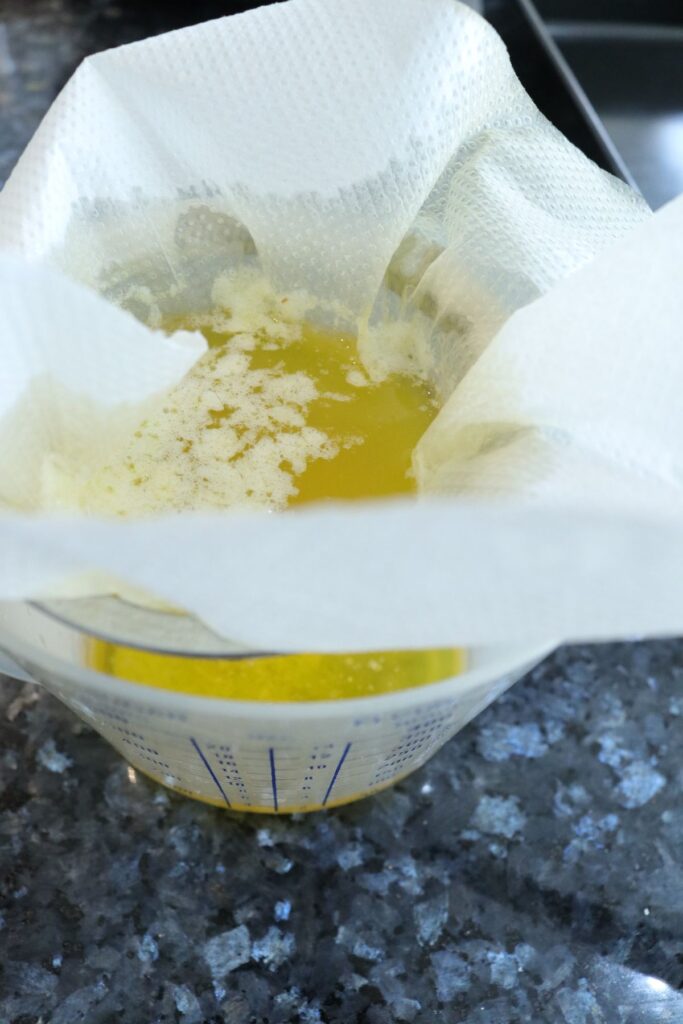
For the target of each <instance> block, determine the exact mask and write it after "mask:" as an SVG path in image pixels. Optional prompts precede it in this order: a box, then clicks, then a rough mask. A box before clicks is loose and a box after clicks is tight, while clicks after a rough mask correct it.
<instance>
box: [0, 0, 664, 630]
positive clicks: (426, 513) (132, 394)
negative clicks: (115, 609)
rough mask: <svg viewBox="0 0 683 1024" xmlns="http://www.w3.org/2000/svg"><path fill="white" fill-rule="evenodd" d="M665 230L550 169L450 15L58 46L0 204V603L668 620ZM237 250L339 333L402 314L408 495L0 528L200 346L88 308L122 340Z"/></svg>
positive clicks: (487, 53)
mask: <svg viewBox="0 0 683 1024" xmlns="http://www.w3.org/2000/svg"><path fill="white" fill-rule="evenodd" d="M682 220H683V207H681V206H680V205H679V204H674V205H672V206H671V207H670V208H669V209H668V210H665V211H663V213H661V214H658V215H657V216H655V217H654V218H650V217H649V215H648V211H647V208H646V207H645V204H644V203H643V202H642V200H641V199H639V197H637V196H636V195H635V194H634V193H632V192H631V191H630V190H629V189H627V187H626V186H624V185H623V184H622V183H620V182H618V181H616V180H615V179H613V178H611V177H609V176H608V175H606V174H604V173H603V172H601V171H600V170H599V169H598V168H597V167H595V166H594V165H593V164H591V163H590V162H589V161H587V160H586V159H585V158H584V157H582V156H581V154H579V153H578V152H577V151H576V150H575V149H574V148H573V147H572V146H571V145H570V144H569V143H568V142H567V141H566V140H565V139H564V138H563V137H562V136H561V135H560V134H559V133H558V132H557V131H556V130H555V129H554V128H553V127H552V126H550V125H549V124H548V123H547V122H546V121H545V120H544V119H543V118H542V117H541V115H540V114H539V113H538V111H537V110H536V109H535V107H534V106H533V104H532V103H531V101H530V100H529V98H528V97H527V96H526V94H525V93H524V91H523V90H522V88H521V86H520V85H519V82H518V81H517V79H516V77H515V76H514V73H513V72H512V69H511V67H510V64H509V60H508V58H507V54H506V52H505V49H504V47H503V45H502V43H501V41H500V40H499V39H498V37H497V36H496V35H495V33H494V32H493V31H492V30H491V28H490V27H489V26H488V25H487V24H486V23H485V22H484V21H483V20H482V19H481V18H479V17H478V16H477V15H476V14H474V13H473V12H472V11H471V10H469V9H468V8H466V7H464V6H462V5H460V4H457V3H453V2H451V0H401V2H399V3H396V2H395V0H374V2H373V3H372V4H367V3H365V2H363V0H338V2H336V3H335V4H334V5H331V4H326V3H323V2H322V0H290V2H289V3H286V4H281V5H278V6H275V7H270V8H267V9H261V10H257V11H252V12H249V13H247V14H244V15H238V16H234V17H232V18H226V19H221V20H219V21H216V22H211V23H207V24H205V25H199V26H196V27H194V28H192V29H186V30H183V31H180V32H175V33H170V34H168V35H166V36H160V37H157V38H155V39H152V40H148V41H145V42H142V43H137V44H134V45H132V46H128V47H122V48H120V49H118V50H114V51H110V52H106V53H103V54H99V55H97V56H96V57H94V58H90V59H88V60H87V61H86V62H85V63H84V64H83V65H82V67H81V68H80V69H79V71H78V72H77V73H76V75H75V76H74V78H73V79H72V80H71V82H70V83H69V84H68V85H67V86H66V88H65V90H64V91H63V93H62V95H61V96H60V97H59V98H58V100H57V101H56V103H55V104H54V105H53V107H52V109H51V110H50V112H49V113H48V115H47V117H46V119H45V121H44V122H43V124H42V126H41V127H40V129H39V131H38V132H37V134H36V136H35V138H34V140H33V141H32V142H31V144H30V145H29V147H28V149H27V151H26V153H25V154H24V156H23V157H22V159H21V160H20V162H19V164H18V166H17V169H16V170H15V172H14V174H13V175H12V177H11V179H10V181H9V182H8V185H7V186H6V188H5V190H4V192H3V193H2V196H0V246H1V247H2V248H3V249H4V250H7V251H8V252H11V253H12V254H13V256H12V260H11V262H7V261H5V262H3V265H2V267H0V281H2V282H5V283H4V285H2V287H3V288H4V290H5V291H6V292H7V293H8V294H9V293H11V295H12V296H13V297H14V298H13V301H11V302H9V303H8V304H4V305H3V307H2V312H1V313H0V316H1V317H2V318H3V321H4V322H3V332H2V336H3V339H7V341H6V342H4V344H5V345H6V348H7V351H8V353H9V358H7V359H6V361H5V365H4V369H3V380H2V390H1V392H0V394H1V395H2V400H3V402H4V405H3V413H4V416H3V419H2V420H1V421H0V438H1V439H2V460H3V461H1V462H0V471H1V472H2V488H3V489H2V494H3V496H4V498H5V501H6V502H7V503H8V504H9V503H13V504H14V506H15V510H14V511H13V510H12V509H11V508H9V507H8V508H7V510H6V512H5V513H4V515H3V517H2V518H1V519H0V557H1V558H2V575H1V577H0V597H4V598H8V599H17V598H22V597H26V596H35V595H37V594H46V593H53V594H54V593H60V592H63V591H64V589H65V588H67V587H68V588H72V587H73V586H74V585H75V584H74V581H78V580H79V579H80V580H81V581H82V580H83V579H85V578H86V574H90V576H89V577H88V578H90V579H92V573H93V572H98V573H108V574H111V575H113V576H114V577H116V578H118V579H122V580H124V581H125V582H126V583H127V584H129V585H132V586H135V587H140V588H144V589H147V590H149V591H151V592H152V593H154V594H156V595H158V596H159V597H162V598H165V599H167V600H169V601H171V602H173V603H174V604H176V605H182V606H183V607H185V608H187V609H188V610H190V611H192V612H194V613H196V614H198V615H199V616H201V617H202V618H204V620H205V621H206V622H208V623H209V624H210V625H212V626H213V627H214V628H216V629H217V630H219V631H220V632H222V633H224V634H225V635H228V636H230V637H232V638H234V639H237V640H238V641H240V642H243V643H245V644H249V645H254V646H256V647H260V648H271V649H272V648H274V647H277V648H279V649H302V648H306V649H311V650H312V649H321V650H324V649H344V648H349V649H351V648H363V647H381V646H386V647H390V646H415V645H427V644H429V645H433V644H451V643H460V642H462V643H469V642H478V643H484V642H496V641H503V640H506V639H511V638H513V637H514V638H516V639H519V638H521V637H522V636H526V637H531V638H534V639H538V638H541V639H546V638H550V639H564V638H570V637H579V636H580V637H605V636H620V635H630V634H631V633H633V632H634V631H636V632H639V633H658V632H669V631H672V630H675V629H677V628H678V626H679V623H680V621H681V617H682V615H683V603H682V601H681V598H682V597H683V593H682V591H683V583H681V582H679V581H680V580H683V574H681V572H680V571H679V570H680V555H681V552H682V550H683V531H681V530H680V528H679V526H678V521H679V515H680V502H681V489H680V468H681V462H680V456H679V448H680V445H679V440H680V437H681V429H682V428H683V424H682V423H681V421H680V412H679V409H678V403H677V395H676V390H677V387H676V385H677V382H678V381H680V380H681V379H683V378H681V374H680V370H681V366H680V355H679V353H678V347H677V337H678V330H679V328H678V324H679V323H680V320H681V313H682V312H683V309H682V306H683V302H681V300H680V299H679V296H678V291H680V289H679V288H677V281H676V273H675V267H676V265H678V266H680V257H681V252H680V249H681V243H680V237H681V221H682ZM641 222H642V223H641ZM639 225H640V226H639ZM622 238H624V239H625V240H624V241H620V239H622ZM597 254H600V255H597ZM596 256H597V258H596ZM18 260H19V261H21V264H19V263H18V262H17V261H18ZM250 263H255V264H258V265H259V266H260V267H261V268H262V269H263V271H264V272H265V273H267V274H268V275H269V277H270V278H271V279H272V281H273V282H274V285H275V286H276V287H280V288H288V289H291V288H302V287H304V288H306V290H307V291H308V292H310V293H312V294H314V295H315V296H317V297H318V299H319V300H320V301H321V303H327V304H328V305H329V307H330V309H332V310H333V312H334V314H335V315H336V316H337V317H341V318H344V319H346V320H348V321H350V322H357V323H359V324H360V325H361V328H362V325H363V323H364V322H365V321H366V320H367V319H368V318H369V320H370V322H373V321H377V320H378V319H382V320H384V319H387V318H389V319H401V320H406V321H407V322H409V323H413V324H414V325H415V326H416V328H417V327H418V326H419V327H420V328H421V329H424V327H425V323H428V333H429V343H430V345H431V348H432V351H433V353H434V357H435V366H436V371H435V372H436V376H437V380H436V383H437V384H438V386H439V390H440V393H441V395H442V397H443V399H444V402H445V404H444V407H443V409H442V411H441V413H440V414H439V416H438V417H437V419H436V421H435V422H434V424H433V426H432V427H431V428H430V430H429V431H428V432H427V434H426V435H425V437H424V439H423V441H422V442H421V443H420V445H419V446H418V450H417V453H416V465H417V469H418V473H419V481H420V485H421V493H422V497H421V499H420V501H417V502H410V503H405V502H401V503H389V504H382V505H376V506H373V507H368V508H365V507H360V506H353V507H344V508H334V509H331V508H327V509H322V510H319V509H314V508H312V509H307V510H303V511H301V512H292V513H287V514H286V515H283V516H266V515H255V516H252V517H249V518H246V517H244V516H239V515H236V514H231V513H226V514H225V515H222V516H212V517H197V516H192V515H187V516H181V517H175V518H172V517H167V518H162V519H159V520H155V521H154V522H149V521H148V522H105V521H95V520H88V521H85V520H82V519H78V520H76V519H71V520H67V519H57V518H54V517H49V516H46V515H41V514H36V513H35V512H34V513H33V514H31V515H27V514H20V513H19V512H18V511H16V506H17V505H21V502H22V501H24V503H26V501H27V500H29V499H32V498H35V494H36V467H37V465H38V463H39V461H40V459H41V456H45V457H47V458H48V459H49V458H50V457H53V455H54V452H55V451H59V449H60V445H62V446H63V444H64V443H65V442H64V438H65V437H67V438H68V443H69V444H78V443H82V441H83V439H84V437H85V435H88V437H87V440H88V443H90V442H91V438H92V437H95V438H98V437H102V436H105V435H106V424H107V422H109V423H115V424H118V423H119V422H121V419H120V416H121V415H123V414H124V413H126V410H127V411H128V412H130V410H131V409H133V408H135V407H136V403H139V402H140V401H141V400H145V401H153V400H154V395H155V394H158V392H159V391H160V390H161V389H163V388H164V387H167V386H169V385H170V384H172V383H173V382H174V380H177V379H179V378H180V376H182V374H183V372H185V370H186V369H187V367H188V366H189V364H190V363H191V362H192V360H193V359H194V358H196V356H197V355H198V353H199V351H200V348H199V344H200V343H199V342H198V341H197V340H196V339H195V340H192V339H188V338H186V339H185V340H180V341H178V343H177V345H176V346H175V348H174V347H173V346H170V347H169V344H168V342H166V341H163V339H162V340H159V338H158V337H156V336H154V335H153V334H152V333H151V332H149V331H148V330H147V329H146V328H145V327H144V326H142V325H141V324H138V323H135V321H133V320H132V319H131V318H130V316H127V315H126V314H125V313H123V312H121V311H117V310H116V309H114V308H113V306H112V304H113V303H114V304H116V305H119V306H122V307H123V308H124V309H125V310H129V311H130V312H132V313H134V314H135V315H136V316H137V317H138V318H139V319H141V320H144V321H145V322H146V323H147V324H149V325H150V326H154V325H155V324H156V323H158V322H159V320H160V318H161V316H163V315H166V314H169V313H174V312H179V311H180V312H187V311H194V310H197V309H204V308H206V307H207V305H208V304H209V303H210V294H211V287H212V285H213V282H214V281H215V279H216V277H217V276H219V275H220V274H224V273H225V272H226V270H229V269H230V268H232V267H235V266H238V265H244V264H250ZM44 265H49V266H50V268H51V270H50V271H46V270H45V269H44ZM582 267H583V268H584V269H580V268H582ZM48 274H49V282H48V277H47V276H46V275H48ZM59 275H65V276H59ZM66 277H70V278H75V279H77V280H78V281H80V282H81V284H82V285H86V286H87V287H86V289H83V288H82V287H79V286H78V285H76V284H73V283H71V282H69V281H68V280H66ZM46 282H47V283H46ZM58 282H59V283H58ZM88 289H90V291H88ZM43 291H44V292H45V294H48V293H49V294H50V295H54V296H55V298H54V301H53V300H50V301H46V302H45V303H44V304H43V303H42V302H41V301H39V300H38V299H37V298H36V295H38V294H40V293H41V292H43ZM94 292H98V293H99V295H95V294H93V293H94ZM515 311H517V312H515ZM79 325H82V326H79ZM134 334H135V336H134ZM492 339H493V340H492ZM133 346H135V354H133ZM159 347H161V348H163V349H164V354H162V353H161V352H160V351H158V349H159ZM27 352H28V353H31V355H30V358H28V357H27V356H26V355H25V353H27ZM22 353H24V355H22ZM69 353H71V354H70V355H69ZM148 371H149V372H148ZM105 380H106V384H103V381H105ZM64 387H66V388H67V391H68V393H69V395H70V396H71V400H70V401H64V400H63V398H62V399H59V398H56V399H49V400H46V401H45V402H43V400H42V397H43V396H45V395H46V394H47V393H48V392H49V393H50V394H52V395H57V396H59V395H62V396H63V394H64V391H63V390H62V389H63V388H64ZM36 388H37V390H35V389H36ZM103 388H104V390H102V389H103ZM34 395H38V396H39V397H40V398H41V401H40V402H38V403H36V402H35V401H31V399H32V396H34ZM27 396H28V399H29V401H28V405H27V402H26V399H27ZM50 401H53V405H52V406H51V405H50ZM54 402H56V403H57V404H56V406H55V405H54ZM84 403H85V404H84ZM53 408H57V409H58V414H54V413H53V412H52V411H51V410H52V409H53ZM22 409H24V410H27V409H28V412H21V410H22ZM38 409H39V410H40V413H39V414H38V413H37V410H38ZM17 410H19V412H17ZM70 410H73V414H72V412H71V411H70ZM29 413H30V415H29ZM76 413H78V415H76ZM88 417H90V419H89V418H88ZM93 424H95V426H93ZM103 427H104V428H105V429H104V434H103ZM98 443H99V442H98ZM25 454H26V457H24V456H25ZM17 466H22V467H23V468H22V472H15V471H14V468H13V467H17ZM70 592H71V591H70Z"/></svg>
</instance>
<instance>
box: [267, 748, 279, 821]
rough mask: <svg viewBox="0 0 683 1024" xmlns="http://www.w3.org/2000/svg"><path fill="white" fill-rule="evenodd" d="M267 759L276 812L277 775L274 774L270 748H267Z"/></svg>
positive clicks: (272, 750) (273, 757)
mask: <svg viewBox="0 0 683 1024" xmlns="http://www.w3.org/2000/svg"><path fill="white" fill-rule="evenodd" d="M268 757H269V758H270V784H271V786H272V787H273V807H274V809H275V810H276V811H277V809H278V806H277V775H276V774H275V751H274V749H273V748H272V747H269V748H268Z"/></svg>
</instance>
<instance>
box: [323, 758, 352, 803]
mask: <svg viewBox="0 0 683 1024" xmlns="http://www.w3.org/2000/svg"><path fill="white" fill-rule="evenodd" d="M350 749H351V744H350V743H347V744H346V746H345V747H344V750H343V752H342V756H341V757H340V758H339V763H338V764H337V767H336V768H335V769H334V775H333V776H332V778H331V779H330V784H329V786H328V787H327V793H325V797H324V799H323V804H322V805H323V807H324V806H325V804H326V803H327V801H328V800H329V799H330V793H331V792H332V789H333V787H334V784H335V782H336V781H337V779H338V778H339V772H340V771H341V770H342V765H343V764H344V761H345V760H346V756H347V754H348V752H349V750H350Z"/></svg>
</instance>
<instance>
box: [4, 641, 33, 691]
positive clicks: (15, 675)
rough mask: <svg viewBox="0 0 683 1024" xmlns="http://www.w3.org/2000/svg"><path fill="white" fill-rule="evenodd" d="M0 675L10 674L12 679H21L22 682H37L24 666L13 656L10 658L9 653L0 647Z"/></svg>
mask: <svg viewBox="0 0 683 1024" xmlns="http://www.w3.org/2000/svg"><path fill="white" fill-rule="evenodd" d="M0 676H9V677H10V679H19V680H20V681H21V682H22V683H35V682H36V680H35V679H33V678H32V677H31V676H30V675H29V674H28V672H25V671H24V669H23V668H21V667H20V666H19V665H17V663H16V661H14V659H13V658H10V656H9V654H7V653H6V652H5V651H3V650H2V649H0Z"/></svg>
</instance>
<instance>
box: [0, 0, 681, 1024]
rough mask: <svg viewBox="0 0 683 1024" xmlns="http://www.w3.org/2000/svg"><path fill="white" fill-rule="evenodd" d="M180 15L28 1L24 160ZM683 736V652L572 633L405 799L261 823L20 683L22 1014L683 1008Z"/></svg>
mask: <svg viewBox="0 0 683 1024" xmlns="http://www.w3.org/2000/svg"><path fill="white" fill-rule="evenodd" d="M173 6H174V5H161V4H160V5H158V7H157V6H156V5H151V4H142V3H139V4H133V3H110V2H105V0H93V2H91V3H85V2H82V0H71V2H67V0H36V2H32V3H30V4H28V3H27V2H26V0H5V2H4V4H3V5H2V8H0V139H1V141H0V161H1V163H2V167H1V169H0V176H2V175H3V174H6V172H7V171H8V170H9V169H10V168H11V166H12V165H13V163H14V161H15V160H16V157H17V154H18V152H19V150H20V149H21V148H22V147H23V145H24V144H25V142H26V140H27V138H28V136H29V135H30V134H31V132H32V131H33V129H34V128H35V125H36V122H37V120H38V119H39V117H40V116H41V115H42V113H43V111H44V109H45V108H46V106H47V104H48V103H49V102H50V100H51V99H52V98H53V96H54V93H55V91H56V89H57V88H58V87H59V86H60V85H61V84H62V83H63V81H64V79H65V78H66V77H67V75H68V74H69V73H70V71H71V70H72V69H73V66H74V65H75V64H76V63H77V61H78V60H79V58H80V57H81V56H82V55H83V54H84V53H86V52H89V50H92V49H97V48H101V47H102V46H105V45H112V44H114V43H116V42H123V41H127V40H129V39H133V38H136V37H138V36H143V35H145V34H148V33H149V32H153V31H160V30H161V29H164V28H167V27H171V25H177V24H180V23H182V21H183V18H182V16H181V14H179V13H178V11H177V10H174V11H173V13H172V14H169V13H168V8H173ZM245 6H246V5H245ZM178 7H182V9H183V10H184V11H185V13H186V15H187V17H186V18H185V19H184V20H186V21H193V20H201V19H202V18H204V17H209V16H212V15H215V14H216V13H218V12H219V9H220V8H222V7H224V5H223V4H220V3H214V4H211V3H204V4H202V3H193V4H192V5H190V4H189V3H188V4H186V5H176V8H178ZM681 749H683V643H681V642H660V643H647V644H642V643H641V644H632V645H626V644H624V645H611V646H604V647H587V646H584V647H577V648H574V649H571V650H570V649H564V650H561V651H559V652H558V653H557V654H556V655H554V656H553V657H552V658H550V659H548V660H547V661H546V662H545V663H544V664H543V665H541V666H539V667H538V668H537V669H536V670H535V671H533V672H532V673H531V674H530V675H529V676H527V678H526V679H524V680H523V681H522V682H520V683H518V684H517V685H516V686H515V687H513V689H512V690H511V691H509V692H508V693H507V694H506V695H505V696H504V697H502V698H501V699H499V700H498V702H497V703H496V704H495V705H494V706H493V707H492V708H490V709H489V710H488V711H486V712H485V713H484V714H483V715H481V716H480V717H479V718H478V719H477V720H476V721H475V722H474V723H472V724H471V725H470V726H468V727H467V728H466V729H465V730H464V731H463V732H462V733H460V734H459V735H458V736H457V737H456V738H455V739H454V740H452V741H451V742H449V743H448V744H447V745H446V747H445V748H444V749H443V750H442V751H441V752H440V753H439V754H437V756H436V757H435V758H433V760H432V761H430V762H429V764H428V765H427V766H426V767H425V768H423V769H422V770H421V771H419V772H418V773H417V774H415V775H414V776H412V777H411V778H409V779H407V780H405V781H404V782H402V783H400V784H399V785H398V786H396V787H395V788H393V789H391V790H388V791H387V792H385V793H383V794H381V795H380V796H377V797H374V798H371V799H368V800H365V801H363V802H361V803H358V804H355V805H351V806H349V807H346V808H344V809H341V810H339V811H332V812H328V813H323V814H314V815H311V816H308V817H301V816H293V817H283V818H275V817H258V816H255V817H249V816H245V815H232V814H230V813H227V812H225V811H220V810H214V809H212V808H209V807H205V806H203V805H201V804H199V803H194V802H192V801H189V800H185V799H183V798H180V797H176V796H174V795H173V794H171V793H169V792H167V791H165V790H163V789H160V788H158V787H157V786H155V785H154V784H153V783H151V782H149V781H148V780H147V779H145V778H143V777H141V776H140V775H138V774H137V773H136V772H134V771H133V770H132V769H129V768H128V767H127V766H126V764H125V763H124V762H123V761H122V760H121V758H120V757H119V756H118V755H117V754H116V753H115V752H114V751H113V750H112V749H111V748H110V747H109V746H108V745H107V744H106V743H105V742H104V741H103V740H101V739H100V738H99V737H98V736H97V735H96V734H95V733H93V732H92V731H91V730H90V729H89V728H88V727H87V726H85V725H84V724H83V723H82V722H80V721H78V720H77V719H75V718H74V717H73V716H72V715H71V713H70V712H68V711H67V710H66V709H65V708H64V707H63V706H62V705H60V704H59V703H58V702H57V701H56V700H55V699H54V698H53V697H51V696H50V695H48V694H47V693H45V692H44V691H42V690H40V689H39V688H37V687H34V686H32V685H28V684H20V683H15V682H10V681H6V680H3V681H2V682H1V684H0V751H1V753H0V1024H10V1022H11V1024H39V1022H42V1024H78V1022H87V1024H116V1022H131V1024H162V1022H163V1024H201V1022H205V1024H248V1022H265V1024H276V1022H282V1024H289V1022H300V1024H317V1022H328V1024H352V1022H363V1024H390V1022H392V1024H393V1022H395V1021H415V1022H424V1024H432V1022H434V1024H436V1022H440V1021H443V1022H444V1024H446V1022H448V1024H459V1022H462V1024H529V1022H531V1024H546V1022H547V1024H654V1022H658V1024H659V1022H671V1024H674V1022H680V1021H681V1020H683V995H682V994H681V993H680V992H679V989H681V987H683V884H682V883H683V854H682V853H681V851H682V850H683V802H682V801H681V798H680V786H681V782H683V762H681V758H680V754H679V751H680V750H681Z"/></svg>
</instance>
